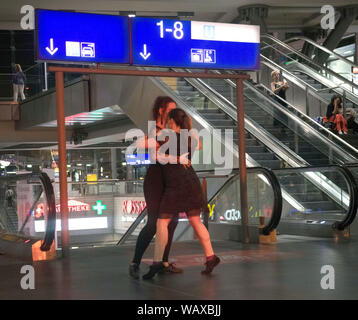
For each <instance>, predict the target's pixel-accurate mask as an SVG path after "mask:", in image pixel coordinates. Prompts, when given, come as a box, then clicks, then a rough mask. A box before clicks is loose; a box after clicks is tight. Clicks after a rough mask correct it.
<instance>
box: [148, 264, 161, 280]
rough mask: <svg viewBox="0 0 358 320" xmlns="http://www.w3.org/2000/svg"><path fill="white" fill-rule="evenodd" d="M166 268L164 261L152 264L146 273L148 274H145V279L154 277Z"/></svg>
mask: <svg viewBox="0 0 358 320" xmlns="http://www.w3.org/2000/svg"><path fill="white" fill-rule="evenodd" d="M164 268H165V267H164V264H163V263H158V264H152V265H151V266H150V267H149V271H148V273H146V274H145V275H144V276H143V280H149V279H152V278H153V277H154V276H155V275H156V274H157V273H158V272H159V271H161V270H163V269H164Z"/></svg>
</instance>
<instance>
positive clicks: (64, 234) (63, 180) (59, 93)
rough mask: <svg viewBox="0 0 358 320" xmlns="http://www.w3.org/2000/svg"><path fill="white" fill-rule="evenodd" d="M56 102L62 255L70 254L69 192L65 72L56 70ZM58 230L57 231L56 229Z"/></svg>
mask: <svg viewBox="0 0 358 320" xmlns="http://www.w3.org/2000/svg"><path fill="white" fill-rule="evenodd" d="M56 104H57V130H58V156H59V169H60V208H61V246H62V256H63V257H64V258H65V257H67V256H68V255H69V249H70V247H69V232H68V194H67V165H66V127H65V101H64V82H63V72H62V71H57V72H56ZM56 232H57V231H56Z"/></svg>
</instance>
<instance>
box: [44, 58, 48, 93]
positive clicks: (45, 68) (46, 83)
mask: <svg viewBox="0 0 358 320" xmlns="http://www.w3.org/2000/svg"><path fill="white" fill-rule="evenodd" d="M44 77H45V89H44V90H43V91H47V90H48V79H47V62H45V63H44Z"/></svg>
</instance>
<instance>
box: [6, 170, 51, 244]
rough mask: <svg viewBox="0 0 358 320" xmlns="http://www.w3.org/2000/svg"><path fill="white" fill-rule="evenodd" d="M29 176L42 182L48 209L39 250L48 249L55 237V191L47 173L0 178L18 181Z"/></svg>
mask: <svg viewBox="0 0 358 320" xmlns="http://www.w3.org/2000/svg"><path fill="white" fill-rule="evenodd" d="M29 178H38V179H39V180H40V182H41V184H42V188H43V190H44V193H45V197H46V201H47V205H48V211H47V223H46V231H45V236H44V239H43V242H42V244H41V247H40V249H41V251H48V250H50V248H51V245H52V243H53V240H54V239H55V231H56V201H55V193H54V190H53V186H52V184H51V180H50V178H49V177H48V175H47V174H46V173H44V172H39V173H25V174H19V175H14V176H6V177H0V180H6V181H18V180H25V179H29Z"/></svg>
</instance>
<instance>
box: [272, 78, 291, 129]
mask: <svg viewBox="0 0 358 320" xmlns="http://www.w3.org/2000/svg"><path fill="white" fill-rule="evenodd" d="M271 78H272V82H271V90H272V92H273V93H274V94H275V96H274V99H275V100H276V101H277V102H279V103H280V104H281V105H282V106H283V107H285V108H286V107H287V103H286V91H287V89H288V88H289V85H288V83H287V81H286V80H285V79H283V81H280V74H279V73H278V72H277V71H272V72H271ZM277 117H279V113H278V112H277V111H276V109H275V110H274V119H273V125H274V126H277V125H279V124H280V122H279V121H278V120H277ZM281 117H282V115H281Z"/></svg>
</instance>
